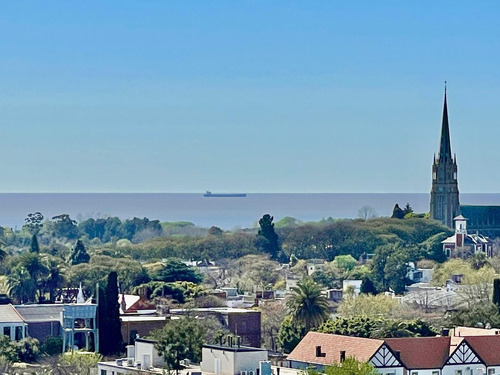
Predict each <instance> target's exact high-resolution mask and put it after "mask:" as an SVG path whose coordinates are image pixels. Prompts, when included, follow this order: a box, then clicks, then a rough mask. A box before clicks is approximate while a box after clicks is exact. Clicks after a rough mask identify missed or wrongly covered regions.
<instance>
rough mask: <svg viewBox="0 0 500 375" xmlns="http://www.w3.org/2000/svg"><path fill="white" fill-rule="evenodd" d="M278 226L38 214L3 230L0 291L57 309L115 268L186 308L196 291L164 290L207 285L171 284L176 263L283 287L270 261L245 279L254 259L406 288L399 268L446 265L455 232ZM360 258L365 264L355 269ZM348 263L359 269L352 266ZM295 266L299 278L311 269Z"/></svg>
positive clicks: (393, 226) (265, 220)
mask: <svg viewBox="0 0 500 375" xmlns="http://www.w3.org/2000/svg"><path fill="white" fill-rule="evenodd" d="M276 224H277V225H276V226H275V225H274V223H273V218H272V216H270V215H264V216H263V217H262V219H261V220H260V228H252V229H247V230H235V231H223V230H221V229H220V228H217V227H212V228H210V229H201V228H196V227H195V226H194V225H193V224H191V223H185V222H182V223H163V224H162V223H160V222H159V221H158V220H149V219H147V218H144V219H138V218H134V219H130V220H124V221H122V220H120V219H118V218H116V217H111V218H106V219H88V220H84V221H82V222H80V223H77V222H76V221H74V220H72V219H71V218H70V217H69V216H68V215H59V216H57V217H54V218H52V219H50V220H44V219H43V215H41V214H40V213H35V214H30V216H28V218H27V219H26V225H25V226H24V227H23V228H22V229H21V230H17V231H13V230H11V229H9V228H1V229H0V241H2V242H3V244H4V245H3V246H2V250H0V261H3V264H1V265H0V272H1V274H2V275H4V276H0V277H1V278H2V280H0V288H1V284H2V283H3V284H4V287H3V288H2V289H3V290H4V293H9V294H10V295H11V297H13V298H14V299H15V300H16V301H20V302H35V301H39V302H42V301H50V302H52V301H54V299H55V298H56V297H57V293H58V292H57V291H58V289H60V288H61V287H62V286H71V287H75V286H77V285H78V284H79V283H82V285H84V286H85V287H86V288H87V290H88V291H89V293H93V292H94V288H95V284H96V283H97V282H102V281H104V280H105V278H106V277H107V275H108V274H109V272H110V271H115V272H117V275H118V280H119V281H120V283H121V288H122V290H124V291H131V290H133V289H136V288H137V287H138V286H140V285H145V288H147V290H148V294H151V295H164V294H165V293H166V292H168V293H173V294H176V295H179V296H180V295H181V294H182V296H181V297H179V298H178V300H182V301H185V300H186V296H185V295H184V294H185V293H188V294H189V293H191V294H193V293H194V292H193V290H192V289H193V288H192V287H191V288H187V289H191V290H189V291H187V290H186V287H185V286H184V287H181V286H179V285H170V284H169V285H163V284H161V283H173V282H177V281H188V282H193V281H194V282H195V283H196V284H199V283H200V282H201V279H199V280H190V279H181V280H169V279H168V277H167V276H166V272H167V271H165V270H166V269H167V268H168V267H169V264H172V263H171V262H172V260H171V259H172V258H175V259H183V260H193V261H198V262H205V263H207V264H208V262H210V261H212V262H213V261H215V262H217V264H218V265H219V266H221V269H222V270H223V271H222V273H223V276H221V279H220V280H219V279H214V280H209V281H208V282H209V283H211V284H212V285H213V286H218V285H222V284H227V283H232V284H235V283H238V285H239V287H241V288H242V290H244V289H245V288H246V289H248V288H252V287H254V285H255V283H256V282H255V281H252V280H257V283H259V284H260V285H263V286H266V287H267V286H273V285H274V284H275V283H277V282H278V283H279V282H280V281H279V280H280V275H279V274H277V273H276V272H274V271H273V268H275V267H276V266H274V265H271V264H269V265H268V264H267V263H264V264H262V265H261V268H262V269H269V270H268V271H267V272H266V275H264V276H262V275H261V276H259V277H257V276H256V275H252V276H245V275H244V273H242V271H239V270H240V269H241V266H240V265H239V263H242V260H243V259H252V258H249V257H251V256H256V257H261V258H262V259H267V258H270V259H271V260H274V261H280V262H288V261H291V263H292V264H296V263H297V261H299V260H301V259H302V260H304V259H311V258H323V259H326V260H327V261H328V262H329V264H331V265H328V267H326V270H325V272H323V273H321V272H320V273H317V274H316V275H315V280H316V281H317V282H320V283H321V284H323V285H324V286H326V287H337V286H338V285H339V282H341V280H342V279H344V278H347V277H355V278H360V277H365V278H366V279H368V281H369V283H372V284H374V287H373V288H374V289H375V290H378V291H384V290H387V289H388V288H392V289H394V290H396V291H400V290H401V289H403V288H404V284H405V280H404V275H405V273H406V268H405V267H406V266H405V267H400V265H402V264H403V265H405V264H407V263H408V262H411V261H418V260H419V259H422V258H426V259H433V260H435V261H442V260H443V259H442V256H443V252H442V249H441V243H440V241H441V240H442V239H443V238H445V237H446V236H447V235H449V234H450V231H449V229H447V228H445V227H443V226H441V225H440V224H439V223H437V222H434V221H432V220H428V219H424V218H405V219H403V220H399V219H390V218H380V219H371V220H361V219H357V220H336V221H334V220H324V221H321V222H318V223H306V224H302V223H299V222H298V221H297V220H293V219H290V218H285V219H283V220H282V221H280V222H278V223H276ZM263 255H264V257H263ZM371 258H374V259H375V260H376V261H375V262H373V264H375V266H374V267H367V266H365V265H363V264H364V263H366V261H367V260H370V259H371ZM165 259H170V260H169V261H167V262H165V261H164V260H165ZM257 259H258V258H255V259H254V260H253V262H254V263H255V264H257V263H260V262H257ZM334 259H336V261H335V262H333V260H334ZM358 260H360V261H361V263H360V264H359V265H357V266H356V267H354V265H353V264H355V263H356V261H358ZM346 261H347V263H352V264H351V265H348V264H347V265H346V264H344V263H345V262H346ZM177 266H178V264H177ZM155 267H156V268H155ZM297 267H298V268H297V270H298V271H299V273H300V268H301V267H303V266H302V265H298V266H297ZM247 268H248V269H249V270H250V269H253V268H252V267H247ZM177 271H179V270H177ZM177 271H176V272H177ZM252 272H253V271H252ZM255 272H258V270H256V271H255ZM167 273H168V272H167ZM68 280H71V284H72V285H69V283H68ZM148 283H153V284H148ZM183 288H184V289H183ZM198 294H199V293H198Z"/></svg>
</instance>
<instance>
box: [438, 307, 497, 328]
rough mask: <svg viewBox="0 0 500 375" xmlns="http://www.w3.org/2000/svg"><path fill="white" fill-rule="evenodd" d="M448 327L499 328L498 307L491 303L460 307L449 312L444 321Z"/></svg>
mask: <svg viewBox="0 0 500 375" xmlns="http://www.w3.org/2000/svg"><path fill="white" fill-rule="evenodd" d="M446 323H447V325H448V326H466V327H483V328H484V327H487V326H491V327H499V326H500V315H499V314H498V306H496V305H495V304H493V303H492V302H488V301H486V302H484V303H479V304H473V305H472V306H470V307H461V308H459V309H458V310H457V311H454V312H451V313H450V314H449V316H448V317H447V319H446Z"/></svg>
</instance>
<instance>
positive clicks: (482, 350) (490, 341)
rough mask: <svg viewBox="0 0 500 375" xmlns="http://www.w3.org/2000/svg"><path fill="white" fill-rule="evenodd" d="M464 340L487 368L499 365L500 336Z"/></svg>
mask: <svg viewBox="0 0 500 375" xmlns="http://www.w3.org/2000/svg"><path fill="white" fill-rule="evenodd" d="M464 340H465V341H466V342H467V343H468V344H469V346H470V347H471V348H472V350H474V351H475V352H476V353H477V354H478V355H479V357H480V359H482V360H483V361H484V363H485V364H486V365H487V366H498V365H500V336H467V337H465V338H464Z"/></svg>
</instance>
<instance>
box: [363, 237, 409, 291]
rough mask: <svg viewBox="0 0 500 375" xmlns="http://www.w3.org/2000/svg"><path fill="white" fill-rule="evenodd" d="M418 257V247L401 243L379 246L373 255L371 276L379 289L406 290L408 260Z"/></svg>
mask: <svg viewBox="0 0 500 375" xmlns="http://www.w3.org/2000/svg"><path fill="white" fill-rule="evenodd" d="M417 259H418V252H417V249H416V248H414V247H405V248H403V247H402V246H401V245H400V244H399V243H396V244H387V245H382V246H378V247H377V248H376V249H375V255H374V257H373V263H372V264H373V266H372V273H371V276H372V277H371V278H372V280H373V281H375V283H376V286H377V289H378V290H383V291H385V290H387V289H389V288H391V289H392V290H394V291H395V292H396V293H398V294H401V293H403V292H404V289H405V284H406V281H407V280H406V274H407V273H408V262H411V261H416V260H417Z"/></svg>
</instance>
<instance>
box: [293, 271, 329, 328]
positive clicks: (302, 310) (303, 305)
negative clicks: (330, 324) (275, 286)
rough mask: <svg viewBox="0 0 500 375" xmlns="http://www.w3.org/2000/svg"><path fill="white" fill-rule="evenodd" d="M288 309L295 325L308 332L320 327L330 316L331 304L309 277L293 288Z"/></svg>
mask: <svg viewBox="0 0 500 375" xmlns="http://www.w3.org/2000/svg"><path fill="white" fill-rule="evenodd" d="M291 292H292V293H291V295H290V296H289V297H288V299H287V301H286V308H287V310H288V313H289V314H290V315H291V317H292V320H293V321H294V323H297V324H299V325H301V326H304V328H305V330H306V332H309V331H310V330H311V329H312V328H316V327H319V326H320V325H321V323H323V322H324V321H325V320H326V319H328V316H329V310H330V304H329V302H328V300H327V299H326V297H325V296H324V295H323V294H322V293H321V288H320V287H319V285H318V284H316V283H315V282H314V281H313V280H312V279H311V278H309V277H307V278H304V279H302V280H301V281H299V282H298V283H297V286H295V287H293V288H291Z"/></svg>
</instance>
